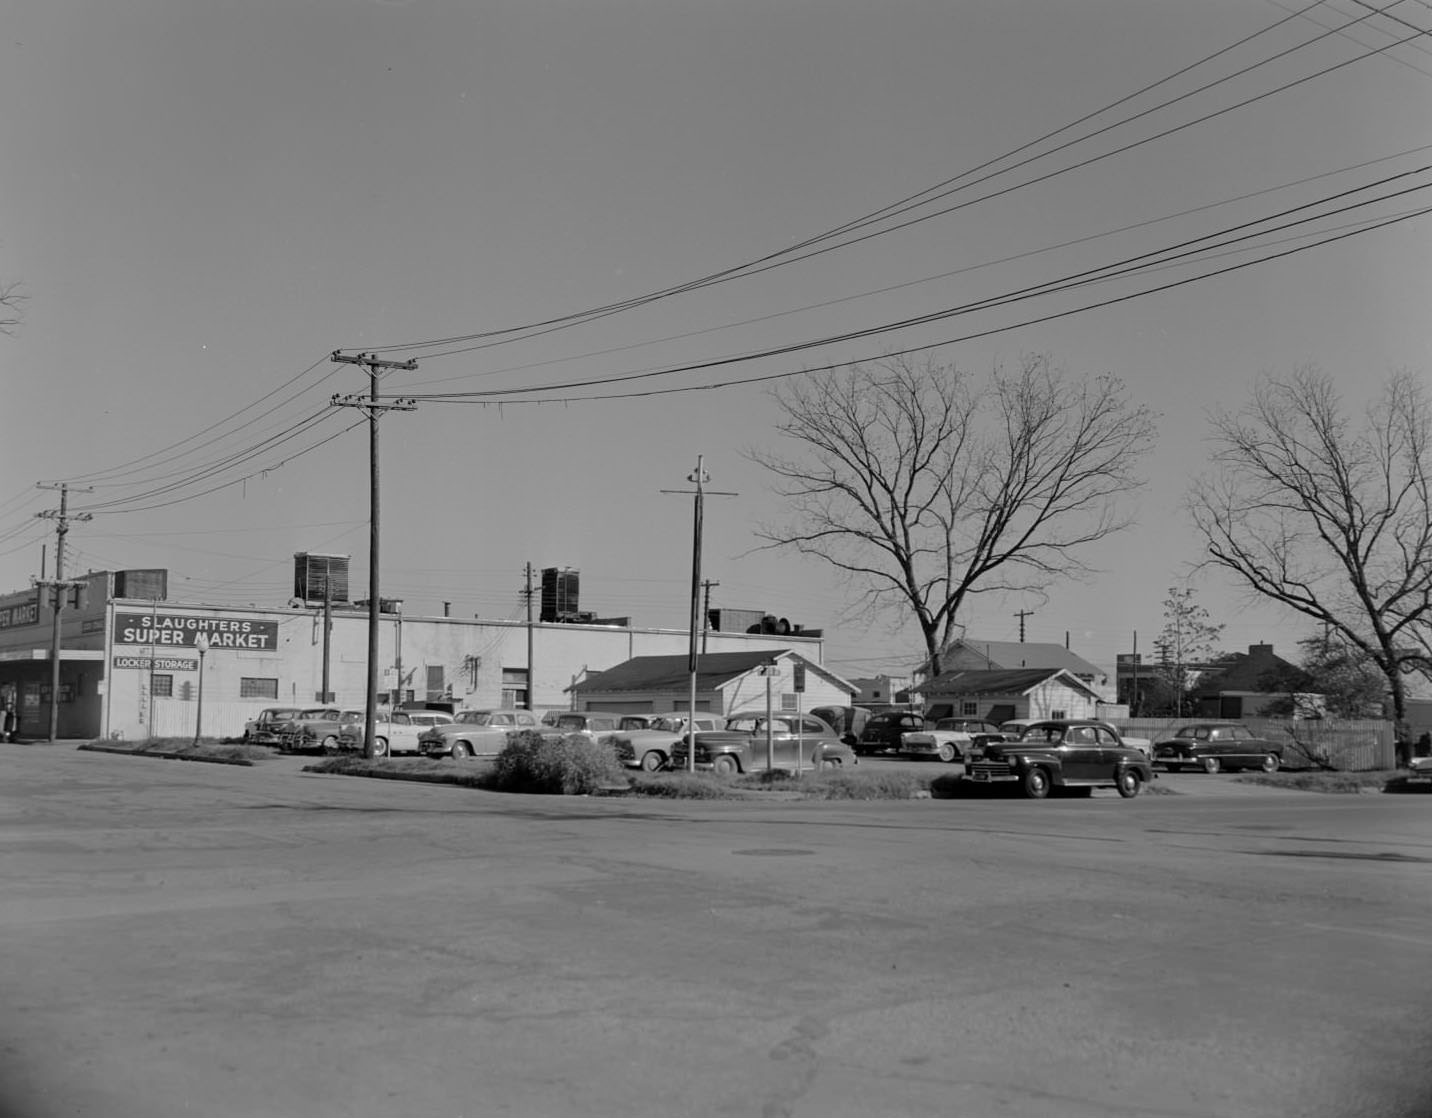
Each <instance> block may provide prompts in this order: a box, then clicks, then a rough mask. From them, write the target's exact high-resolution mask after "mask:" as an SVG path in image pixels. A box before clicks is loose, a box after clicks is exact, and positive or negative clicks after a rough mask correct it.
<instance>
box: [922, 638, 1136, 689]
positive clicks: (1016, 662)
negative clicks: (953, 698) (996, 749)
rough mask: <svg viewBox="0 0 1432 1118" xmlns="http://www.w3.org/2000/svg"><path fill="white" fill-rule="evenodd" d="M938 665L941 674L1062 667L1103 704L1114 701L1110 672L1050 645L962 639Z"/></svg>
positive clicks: (1056, 645)
mask: <svg viewBox="0 0 1432 1118" xmlns="http://www.w3.org/2000/svg"><path fill="white" fill-rule="evenodd" d="M940 666H941V670H942V671H944V672H953V671H961V670H964V671H995V670H1000V669H1003V670H1007V671H1013V670H1015V669H1017V668H1031V669H1032V668H1049V669H1053V668H1062V669H1063V670H1064V671H1067V672H1068V673H1069V674H1070V675H1072V676H1074V677H1075V678H1076V679H1078V680H1080V681H1082V682H1083V683H1085V684H1087V685H1088V686H1089V687H1092V688H1093V689H1094V690H1095V691H1097V692H1098V693H1099V695H1100V696H1101V698H1102V699H1103V701H1105V702H1113V701H1114V698H1115V681H1114V677H1113V674H1112V673H1111V672H1109V671H1108V670H1107V669H1105V668H1101V667H1099V665H1097V664H1093V663H1090V662H1089V661H1088V660H1085V659H1084V658H1083V657H1082V656H1078V655H1076V654H1075V653H1073V652H1071V651H1070V650H1069V649H1068V648H1066V647H1064V645H1062V644H1054V643H1053V642H1041V641H987V640H979V639H977V638H975V637H965V638H962V639H961V640H957V641H955V642H954V643H952V644H951V645H949V646H948V647H947V648H946V649H945V651H944V652H943V653H941V655H940Z"/></svg>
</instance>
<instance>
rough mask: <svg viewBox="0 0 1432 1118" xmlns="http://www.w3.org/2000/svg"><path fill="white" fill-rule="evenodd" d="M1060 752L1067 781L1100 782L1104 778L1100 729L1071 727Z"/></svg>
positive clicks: (1095, 727) (1067, 730)
mask: <svg viewBox="0 0 1432 1118" xmlns="http://www.w3.org/2000/svg"><path fill="white" fill-rule="evenodd" d="M1059 752H1060V754H1061V756H1062V757H1063V767H1064V779H1065V780H1073V781H1079V780H1099V779H1101V778H1102V777H1103V776H1104V774H1103V772H1102V771H1101V770H1102V763H1103V755H1102V754H1103V750H1102V749H1101V748H1100V746H1099V727H1097V726H1070V727H1069V728H1068V729H1066V730H1065V731H1064V742H1063V744H1062V745H1061V746H1060V749H1059ZM1110 760H1111V761H1112V758H1111V759H1110Z"/></svg>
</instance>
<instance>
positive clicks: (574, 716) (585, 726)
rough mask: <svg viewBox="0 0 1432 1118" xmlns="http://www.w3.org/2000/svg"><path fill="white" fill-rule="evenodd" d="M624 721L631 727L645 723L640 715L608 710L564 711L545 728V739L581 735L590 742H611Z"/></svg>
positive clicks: (543, 733)
mask: <svg viewBox="0 0 1432 1118" xmlns="http://www.w3.org/2000/svg"><path fill="white" fill-rule="evenodd" d="M623 719H626V720H628V724H629V725H630V724H631V723H632V722H634V721H640V722H641V723H642V724H644V723H645V719H643V718H641V716H639V715H636V716H634V715H629V714H619V713H616V712H613V711H606V710H564V711H563V712H562V713H561V714H559V715H558V716H557V720H556V721H555V722H554V723H553V724H552V725H551V726H546V727H543V728H542V730H541V733H542V735H543V736H544V737H549V738H565V737H570V736H571V735H573V734H579V735H581V736H582V737H584V738H586V739H587V740H588V741H590V742H595V743H600V742H604V741H610V740H611V737H612V735H613V734H615V733H616V732H617V731H618V730H620V729H621V728H622V721H623Z"/></svg>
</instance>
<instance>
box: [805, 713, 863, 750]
mask: <svg viewBox="0 0 1432 1118" xmlns="http://www.w3.org/2000/svg"><path fill="white" fill-rule="evenodd" d="M810 712H811V713H812V714H813V715H815V716H816V717H817V718H819V719H820V720H821V721H823V722H828V723H829V724H830V728H831V729H832V730H834V731H835V732H836V733H837V734H838V735H840V740H841V741H843V742H845V744H846V745H849V746H854V745H855V743H856V742H858V741H859V740H860V735H861V733H862V732H863V731H864V729H865V724H866V723H867V722H869V721H870V713H871V712H870V711H869V710H867V709H866V708H865V707H845V706H833V707H811V709H810Z"/></svg>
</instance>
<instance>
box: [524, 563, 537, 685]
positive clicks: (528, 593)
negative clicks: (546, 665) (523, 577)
mask: <svg viewBox="0 0 1432 1118" xmlns="http://www.w3.org/2000/svg"><path fill="white" fill-rule="evenodd" d="M522 596H523V597H524V598H526V599H527V709H528V710H535V709H536V708H535V707H534V706H533V705H532V700H533V694H534V692H535V691H536V688H537V677H536V676H535V675H534V674H533V671H532V564H531V563H528V564H527V586H526V588H525V589H524V590H523V591H522Z"/></svg>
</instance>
